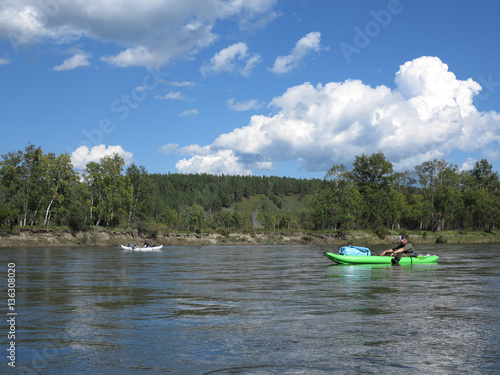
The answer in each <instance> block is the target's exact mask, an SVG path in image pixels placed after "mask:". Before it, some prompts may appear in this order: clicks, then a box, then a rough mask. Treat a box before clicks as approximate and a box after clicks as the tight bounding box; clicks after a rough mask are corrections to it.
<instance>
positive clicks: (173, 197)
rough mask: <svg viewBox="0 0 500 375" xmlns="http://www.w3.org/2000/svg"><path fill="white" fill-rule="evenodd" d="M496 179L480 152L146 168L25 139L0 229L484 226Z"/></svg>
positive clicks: (497, 190)
mask: <svg viewBox="0 0 500 375" xmlns="http://www.w3.org/2000/svg"><path fill="white" fill-rule="evenodd" d="M499 224H500V180H499V175H498V173H497V172H495V171H494V170H493V167H492V165H491V164H490V163H489V162H488V161H487V160H486V159H482V160H480V161H477V162H476V163H475V165H474V166H473V167H472V169H470V170H467V171H460V170H459V169H458V167H457V166H456V165H452V164H449V163H448V162H447V161H446V160H444V159H440V160H438V159H435V160H431V161H426V162H423V163H422V164H420V165H417V166H416V167H415V168H414V169H413V170H410V171H405V172H395V171H394V168H393V164H392V163H391V162H390V161H388V160H387V159H386V157H385V155H384V154H383V153H382V152H378V153H374V154H372V155H364V154H363V155H361V156H356V158H355V160H354V162H353V164H352V168H351V169H347V168H346V167H345V166H344V165H342V164H335V165H333V166H332V167H331V169H330V170H329V171H328V172H327V173H326V175H325V177H324V178H323V179H297V178H288V177H273V176H269V177H266V176H232V175H217V176H216V175H208V174H177V173H172V174H171V173H167V174H157V173H148V171H147V170H146V168H145V167H144V166H137V165H135V164H131V165H129V166H126V165H125V162H124V160H123V158H121V157H120V156H118V155H117V154H115V155H113V156H106V157H103V158H102V159H101V160H100V161H99V162H90V163H88V164H87V165H86V167H85V169H84V170H83V171H81V172H78V171H75V169H74V168H73V166H72V164H71V158H70V155H69V154H67V153H65V154H61V155H58V156H56V155H55V154H53V153H47V154H45V153H44V152H43V151H42V149H41V148H40V147H36V146H34V145H31V144H30V145H28V146H27V147H26V148H25V149H24V150H19V151H17V152H10V153H8V154H6V155H3V156H2V160H0V234H2V233H9V232H11V231H13V230H14V229H15V228H16V227H26V226H44V227H69V228H71V229H72V230H75V231H84V230H87V229H89V228H91V227H95V226H99V227H107V228H134V229H137V230H139V231H140V232H142V233H143V234H146V235H147V234H151V233H154V232H155V231H158V230H162V231H194V232H203V231H221V232H231V231H252V230H253V231H255V230H267V231H276V230H291V231H297V230H311V231H329V230H334V231H344V232H347V231H350V230H357V229H372V230H375V231H376V230H384V229H392V230H394V229H398V230H429V231H436V230H456V229H458V230H479V231H494V230H497V229H498V226H499Z"/></svg>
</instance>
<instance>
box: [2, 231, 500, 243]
mask: <svg viewBox="0 0 500 375" xmlns="http://www.w3.org/2000/svg"><path fill="white" fill-rule="evenodd" d="M405 233H406V234H407V235H408V236H409V239H410V241H412V242H413V243H415V244H444V243H477V244H481V243H500V232H498V231H497V232H481V231H471V232H465V231H437V232H425V231H419V232H410V231H406V232H405ZM399 234H400V232H399V231H388V232H387V233H384V234H383V235H381V234H376V233H374V232H370V231H352V232H345V233H339V232H332V231H324V232H313V231H251V232H223V233H220V232H219V233H218V232H202V233H194V232H166V233H160V232H158V233H156V234H155V235H154V236H147V237H146V236H142V235H140V233H139V231H137V230H135V229H126V230H123V229H103V228H100V227H96V228H91V229H90V230H87V231H79V232H75V231H73V230H71V229H70V228H36V227H29V228H18V230H16V231H14V232H13V233H10V234H8V235H2V236H0V248H10V247H47V246H49V247H52V246H53V247H58V246H59V247H61V246H65V247H79V246H87V247H115V246H116V247H118V246H120V245H126V244H128V243H134V244H136V245H140V244H141V243H142V242H143V241H145V240H147V241H148V242H149V243H150V244H151V245H153V244H154V245H163V246H166V247H168V246H224V245H229V246H230V245H233V246H234V245H339V246H345V245H360V246H363V245H364V246H368V245H378V244H388V245H389V244H392V243H395V242H396V239H397V237H398V236H399Z"/></svg>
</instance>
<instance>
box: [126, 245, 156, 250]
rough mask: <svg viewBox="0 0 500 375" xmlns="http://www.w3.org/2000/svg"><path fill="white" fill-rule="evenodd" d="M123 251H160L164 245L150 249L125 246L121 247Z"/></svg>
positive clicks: (149, 247) (150, 247)
mask: <svg viewBox="0 0 500 375" xmlns="http://www.w3.org/2000/svg"><path fill="white" fill-rule="evenodd" d="M120 246H121V247H122V249H123V250H133V251H159V250H161V248H162V247H163V245H159V246H148V247H142V246H123V245H120Z"/></svg>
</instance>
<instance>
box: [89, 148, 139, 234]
mask: <svg viewBox="0 0 500 375" xmlns="http://www.w3.org/2000/svg"><path fill="white" fill-rule="evenodd" d="M124 165H125V162H124V159H123V158H122V157H120V156H119V155H118V154H114V155H113V156H105V157H103V158H102V159H101V161H100V163H96V162H90V163H88V164H87V166H86V168H85V170H84V180H85V182H86V183H87V185H88V187H89V192H90V201H91V202H90V203H91V205H90V217H91V218H92V221H93V222H94V223H95V225H104V226H112V225H116V224H118V223H119V221H120V219H124V220H126V219H125V218H126V217H127V213H128V212H129V207H130V204H131V200H132V187H131V186H130V180H129V177H128V176H123V175H122V171H123V166H124Z"/></svg>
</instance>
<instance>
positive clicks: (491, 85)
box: [474, 73, 500, 107]
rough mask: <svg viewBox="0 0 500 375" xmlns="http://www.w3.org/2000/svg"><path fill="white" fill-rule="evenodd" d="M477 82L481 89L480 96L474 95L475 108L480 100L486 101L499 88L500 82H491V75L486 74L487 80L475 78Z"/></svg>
mask: <svg viewBox="0 0 500 375" xmlns="http://www.w3.org/2000/svg"><path fill="white" fill-rule="evenodd" d="M477 82H478V83H479V84H480V85H481V87H482V88H483V90H482V92H481V94H478V95H476V97H475V98H474V105H475V106H476V107H477V105H478V103H479V102H480V101H482V100H486V99H488V98H489V97H490V96H491V95H492V94H493V93H495V91H496V90H497V88H499V87H500V82H495V81H494V80H493V74H491V73H490V74H488V78H484V77H483V76H482V75H480V76H479V77H477Z"/></svg>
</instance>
